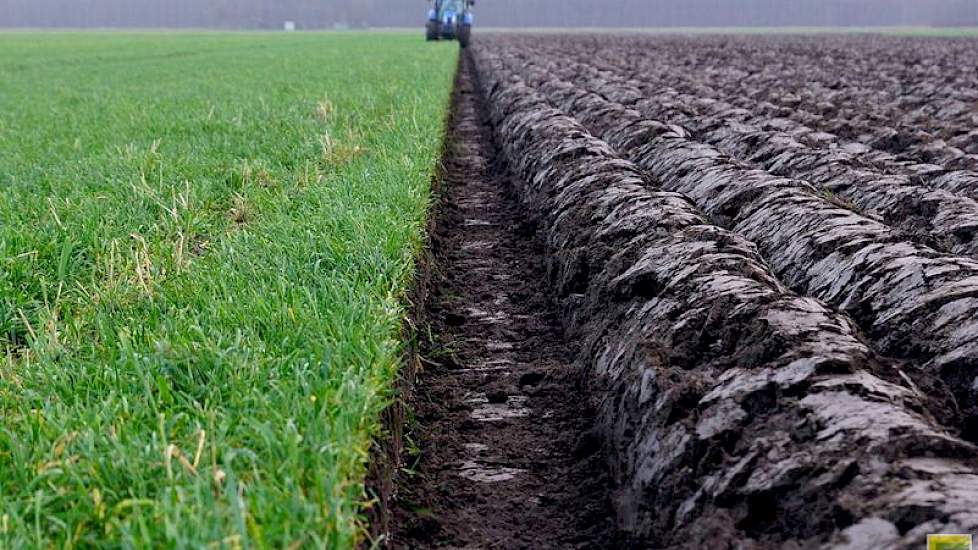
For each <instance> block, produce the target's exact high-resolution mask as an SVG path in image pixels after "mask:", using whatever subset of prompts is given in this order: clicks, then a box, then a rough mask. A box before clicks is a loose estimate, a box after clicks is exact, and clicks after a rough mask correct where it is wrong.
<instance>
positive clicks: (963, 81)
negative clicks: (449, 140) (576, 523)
mask: <svg viewBox="0 0 978 550" xmlns="http://www.w3.org/2000/svg"><path fill="white" fill-rule="evenodd" d="M467 55H468V60H467V64H464V65H463V70H464V71H470V72H471V73H472V77H473V78H474V79H475V80H476V81H477V83H478V85H477V88H478V89H479V93H480V94H481V101H482V102H483V104H484V110H485V117H484V118H485V121H484V123H485V124H486V126H487V127H488V128H489V129H490V133H491V135H492V136H493V137H492V139H494V141H495V143H496V146H497V147H498V150H499V156H500V157H501V161H502V162H503V163H504V164H505V165H506V166H507V170H509V171H511V173H512V175H513V177H512V178H510V181H511V183H510V185H512V186H513V192H514V194H515V195H516V196H517V200H518V202H519V203H520V204H521V205H522V206H521V207H522V208H523V210H524V212H523V217H524V218H525V219H526V220H528V222H530V223H532V224H533V226H534V227H535V228H536V232H537V236H538V237H539V238H540V240H541V242H542V243H544V244H543V246H542V248H543V250H542V252H541V254H542V255H543V256H544V258H545V263H546V272H547V282H548V284H549V289H550V290H549V292H550V295H551V299H552V301H553V302H554V303H555V304H556V307H557V308H558V310H559V315H558V316H559V318H560V319H561V321H562V323H563V326H564V329H565V331H566V334H567V335H568V338H569V339H571V340H573V341H574V342H575V344H578V345H579V347H578V351H577V352H576V357H577V363H578V366H579V367H580V369H581V370H582V372H583V377H582V378H583V380H584V388H585V389H584V391H585V392H586V394H587V395H588V396H589V399H590V404H591V405H592V406H593V409H594V423H595V425H596V428H595V430H596V431H597V432H598V433H600V435H601V439H602V440H603V441H604V443H605V444H604V449H603V453H604V454H605V456H606V459H607V460H606V463H607V465H608V468H609V469H610V476H611V478H612V480H613V483H612V485H613V487H612V488H611V489H610V493H611V494H612V497H611V500H612V501H613V503H614V507H615V512H614V514H615V516H616V518H617V525H618V527H619V528H620V530H621V531H622V532H623V533H624V535H625V537H626V539H627V540H630V541H632V542H631V543H629V545H632V544H634V545H641V546H647V547H655V548H674V547H675V548H679V547H682V548H701V547H702V548H850V549H865V548H922V547H923V545H924V538H925V536H926V534H927V533H939V532H944V533H978V447H976V446H975V444H974V443H975V441H976V440H978V400H976V393H978V378H976V376H978V257H976V254H978V242H976V240H975V233H976V230H978V202H976V199H978V171H976V170H978V130H976V129H975V128H976V126H978V73H976V71H975V63H974V60H975V59H976V58H978V42H975V41H963V40H962V41H951V40H926V39H913V38H895V37H868V36H867V37H818V38H804V37H750V38H746V37H745V38H721V37H696V38H678V37H677V38H668V37H610V36H566V37H559V36H547V37H534V36H529V35H521V36H505V35H497V36H482V37H480V39H479V40H478V42H477V43H476V44H474V45H473V46H472V47H471V48H470V49H469V51H468V54H467ZM594 498H595V499H600V498H603V497H601V496H599V495H594ZM541 529H542V528H541ZM605 540H607V539H605ZM469 542H471V541H469ZM589 544H591V545H592V546H596V545H597V541H595V540H592V541H591V542H590V543H589Z"/></svg>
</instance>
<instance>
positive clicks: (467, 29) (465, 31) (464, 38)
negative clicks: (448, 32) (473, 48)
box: [458, 25, 472, 48]
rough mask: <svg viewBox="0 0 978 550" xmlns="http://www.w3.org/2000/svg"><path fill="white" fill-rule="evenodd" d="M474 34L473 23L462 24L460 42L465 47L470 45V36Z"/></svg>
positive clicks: (459, 34)
mask: <svg viewBox="0 0 978 550" xmlns="http://www.w3.org/2000/svg"><path fill="white" fill-rule="evenodd" d="M471 34H472V25H462V27H461V28H460V29H459V30H458V43H459V45H460V46H462V47H463V48H467V47H468V46H469V38H470V36H471Z"/></svg>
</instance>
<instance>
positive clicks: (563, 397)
mask: <svg viewBox="0 0 978 550" xmlns="http://www.w3.org/2000/svg"><path fill="white" fill-rule="evenodd" d="M449 139H450V144H449V147H448V149H447V153H446V157H445V159H444V181H443V183H442V187H443V196H442V197H441V200H440V206H439V207H438V209H437V210H438V214H437V217H436V223H435V227H436V229H435V232H434V234H433V235H432V249H433V250H432V252H433V255H434V272H435V277H436V279H435V281H434V282H435V284H436V290H435V291H434V292H433V294H432V297H431V298H430V300H429V306H428V308H427V312H426V316H427V317H428V319H429V320H430V331H427V332H428V333H429V334H433V335H436V336H433V337H432V338H431V339H429V340H427V341H425V342H423V356H425V357H426V359H427V363H428V367H427V368H425V369H423V370H422V372H421V373H420V375H419V376H418V379H417V382H416V384H415V397H414V409H415V411H416V415H417V417H416V420H417V421H416V423H415V425H414V426H413V435H412V437H413V438H414V439H415V441H416V443H417V448H416V449H415V450H414V452H413V453H412V455H411V456H408V457H407V458H406V462H407V464H406V465H407V467H408V468H409V470H410V471H413V473H410V474H407V473H406V474H402V475H401V481H400V490H399V497H398V500H399V505H398V506H399V509H398V510H397V512H396V524H397V525H398V527H397V528H396V529H395V533H394V535H393V538H392V543H393V546H394V547H397V548H405V547H406V548H433V547H449V548H602V547H612V546H614V545H615V544H616V542H615V541H616V538H615V535H614V519H613V518H614V516H613V513H612V511H611V507H610V500H609V485H608V483H609V481H608V479H609V478H608V476H607V474H606V468H607V467H606V460H605V459H604V458H603V451H602V449H601V446H600V441H599V440H598V439H597V438H596V437H595V436H594V435H593V432H592V425H593V415H592V413H591V412H590V407H589V405H588V401H587V399H586V395H585V393H584V391H583V388H582V387H581V385H580V376H579V375H578V374H577V371H576V369H575V368H574V366H573V362H574V358H575V351H576V349H575V346H574V345H573V343H572V342H570V341H568V340H566V339H565V338H564V336H563V332H562V327H561V323H560V318H559V315H558V314H557V313H556V311H555V309H554V306H553V305H552V302H551V300H550V293H549V289H548V285H547V284H546V264H545V261H544V256H543V255H542V253H541V245H540V242H539V240H538V239H536V238H535V237H534V225H533V224H532V223H530V221H529V220H527V218H526V216H525V215H524V212H523V211H522V209H521V206H520V203H519V201H518V200H517V197H516V196H515V195H514V194H513V192H514V190H513V187H512V182H511V176H510V175H509V173H508V172H507V171H506V168H505V164H504V163H502V162H499V161H498V159H497V157H496V154H495V149H494V146H493V143H492V139H491V133H489V131H488V130H487V128H486V127H485V126H484V125H483V121H482V118H481V115H480V109H479V96H478V94H477V93H476V90H475V88H474V84H473V81H472V76H471V73H470V71H469V70H468V67H467V64H466V63H465V62H464V61H463V64H462V67H461V71H460V75H459V80H458V82H457V90H456V96H455V100H454V115H453V124H452V128H451V130H450V135H449Z"/></svg>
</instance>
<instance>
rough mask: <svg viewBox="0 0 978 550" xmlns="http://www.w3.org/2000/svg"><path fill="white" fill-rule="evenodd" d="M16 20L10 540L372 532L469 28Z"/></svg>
mask: <svg viewBox="0 0 978 550" xmlns="http://www.w3.org/2000/svg"><path fill="white" fill-rule="evenodd" d="M416 34H417V33H415V34H413V35H396V34H392V35H376V34H293V35H286V34H251V33H248V34H230V33H228V34H123V33H107V34H51V33H41V34H32V33H14V34H7V35H2V34H0V547H2V548H18V547H38V548H40V547H58V548H72V547H112V548H116V547H173V548H191V547H192V548H204V547H212V548H218V547H224V548H236V547H241V548H248V547H252V548H254V547H274V548H298V547H324V546H325V547H340V548H344V547H350V546H351V545H353V544H354V543H355V541H357V540H358V539H359V538H360V537H361V536H362V525H361V523H360V520H359V519H358V518H359V517H360V516H359V514H360V511H361V506H362V505H363V504H364V502H365V495H364V491H363V485H362V480H363V475H364V470H365V463H366V461H367V459H368V452H369V449H370V442H371V438H372V437H373V436H375V435H377V433H378V430H379V426H378V415H379V412H380V411H381V409H382V408H383V407H384V405H385V403H387V402H388V401H389V399H390V398H391V392H390V387H391V382H392V379H393V377H394V376H395V370H396V368H397V365H398V362H399V360H400V357H399V353H400V349H401V347H400V346H401V338H400V328H401V323H402V320H403V317H404V313H405V303H404V302H405V291H406V288H407V287H409V286H410V284H411V278H412V274H413V257H414V256H415V254H416V253H417V252H418V250H419V248H420V247H421V245H422V243H423V234H424V223H425V217H426V214H427V211H428V207H429V200H430V197H429V187H428V185H429V182H430V178H431V175H432V172H433V170H434V168H435V165H436V163H437V159H438V155H439V152H440V146H441V140H442V136H443V126H444V120H445V117H446V112H447V107H448V102H449V96H450V92H451V84H452V78H453V75H454V69H455V63H456V59H457V45H455V44H450V43H445V44H425V43H424V42H423V41H422V40H420V39H419V38H418V37H417V36H416Z"/></svg>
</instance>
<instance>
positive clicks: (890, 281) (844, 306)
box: [509, 64, 978, 439]
mask: <svg viewBox="0 0 978 550" xmlns="http://www.w3.org/2000/svg"><path fill="white" fill-rule="evenodd" d="M519 67H522V68H523V72H532V71H533V69H532V68H526V66H525V65H522V64H520V65H519ZM509 69H510V70H513V69H514V67H513V66H510V67H509ZM536 79H537V81H538V82H539V83H540V85H541V86H543V88H542V89H545V90H546V92H547V93H548V95H549V97H551V98H553V99H554V100H555V101H557V103H558V104H559V105H561V106H562V107H564V108H565V109H566V110H567V111H568V112H570V113H572V114H574V115H576V116H578V117H580V119H581V120H582V122H584V123H585V125H587V126H589V127H590V128H592V129H593V130H595V131H596V132H597V133H598V134H599V135H601V136H603V137H605V138H606V139H608V140H609V142H610V143H611V145H612V146H614V147H615V148H616V149H617V150H619V151H622V153H623V154H625V155H626V156H627V158H629V159H630V160H632V161H634V162H635V163H636V164H637V165H638V166H640V167H642V168H643V169H645V170H647V171H648V172H649V173H650V174H652V175H653V176H654V177H655V178H656V179H657V180H658V182H659V184H661V185H662V186H663V187H664V188H665V189H668V190H671V191H677V192H680V193H683V194H684V195H685V196H687V197H689V198H690V199H692V200H693V201H694V202H695V203H696V204H697V205H698V206H699V207H700V208H702V209H703V210H704V211H705V212H707V213H708V214H709V215H710V217H711V219H712V220H714V221H715V222H716V223H718V224H719V225H721V226H724V227H728V228H730V229H732V230H734V231H735V232H737V233H740V234H742V235H744V236H746V237H748V238H749V239H751V240H752V241H753V242H754V243H756V244H757V245H758V246H759V247H760V250H761V252H762V254H763V255H764V257H765V259H766V260H767V261H768V262H770V264H771V266H772V267H773V268H774V270H775V272H776V273H777V274H778V276H780V277H781V278H782V279H783V280H784V281H785V282H787V283H788V284H789V285H790V286H791V287H792V288H794V289H795V290H797V291H798V292H800V293H802V294H803V295H808V296H813V297H816V298H819V299H821V300H824V301H825V302H827V303H829V304H832V305H833V306H835V307H837V308H838V309H839V310H841V311H843V312H846V313H848V314H850V315H851V316H852V317H853V318H854V319H855V320H856V322H857V323H859V324H860V326H861V327H863V329H864V330H866V332H867V335H868V336H869V337H870V338H871V339H872V341H873V342H874V344H875V346H876V347H877V349H878V350H880V351H881V352H882V353H885V354H887V355H891V356H895V357H899V358H902V359H904V360H907V361H909V362H910V363H911V364H914V365H916V366H918V367H919V368H918V369H913V370H911V371H910V372H911V376H913V377H914V378H915V380H917V381H918V383H920V384H922V385H923V386H924V387H925V389H926V390H927V391H929V392H931V393H933V394H934V395H935V396H940V395H947V392H946V390H944V387H945V384H946V387H947V388H949V389H950V390H951V392H952V394H953V398H951V397H950V396H948V400H947V406H946V407H943V408H942V409H941V412H939V416H940V417H941V418H942V421H944V422H946V423H947V425H948V426H949V427H952V428H954V429H960V430H961V431H962V433H963V434H965V436H966V437H967V438H969V439H974V438H975V437H976V436H978V408H976V406H975V403H976V391H978V390H976V387H975V380H976V374H978V373H976V371H975V368H974V365H975V364H978V294H976V293H975V291H976V290H978V287H974V288H973V285H974V284H975V282H976V281H978V262H975V261H974V260H970V259H967V258H963V257H956V256H947V255H942V254H939V253H937V252H935V251H934V250H933V249H930V248H928V247H924V246H921V245H917V244H915V243H912V242H908V241H906V240H904V239H903V237H902V236H901V235H900V234H899V233H897V232H894V231H893V230H892V229H891V228H889V227H887V226H885V225H883V224H881V223H878V222H875V221H873V220H870V219H867V218H864V217H862V216H859V215H856V214H854V213H853V212H851V211H850V210H848V209H846V208H844V207H843V206H840V205H838V204H836V203H833V202H832V201H829V200H827V199H826V198H825V197H823V196H822V195H821V194H820V193H819V192H818V191H817V190H816V189H814V188H813V187H811V186H810V185H808V184H806V183H804V182H799V181H793V180H787V179H783V178H777V177H774V176H771V175H770V174H768V173H766V172H763V171H759V170H750V169H749V167H747V166H743V165H741V164H740V163H738V162H736V161H735V160H733V159H730V158H729V157H727V156H725V155H723V154H722V153H721V152H719V151H718V150H716V149H715V148H713V147H711V146H708V145H706V144H702V143H699V142H696V141H694V140H692V139H690V138H689V137H688V135H687V134H686V133H685V132H684V131H683V130H681V129H677V128H675V127H670V126H667V125H665V124H663V123H661V122H657V121H653V120H648V119H645V118H643V117H642V116H641V115H640V114H639V113H637V112H636V111H634V110H629V109H626V108H625V107H622V106H621V105H620V104H617V103H614V102H611V101H608V100H606V99H604V98H603V97H601V96H600V95H598V94H596V93H592V92H587V91H585V90H580V89H577V88H575V87H573V86H570V85H566V84H563V85H562V84H561V83H560V82H559V81H555V82H552V81H551V80H552V79H548V78H547V77H546V76H545V75H540V74H537V76H536ZM934 377H938V378H939V379H940V380H941V382H939V383H938V384H937V386H934V385H933V384H934ZM955 409H959V410H960V413H961V414H962V416H963V418H960V419H959V417H958V412H957V411H955Z"/></svg>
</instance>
